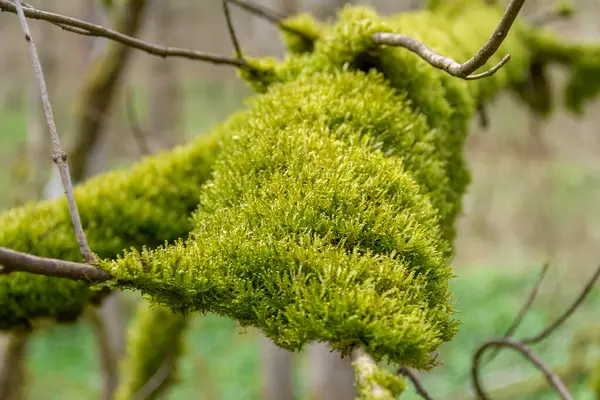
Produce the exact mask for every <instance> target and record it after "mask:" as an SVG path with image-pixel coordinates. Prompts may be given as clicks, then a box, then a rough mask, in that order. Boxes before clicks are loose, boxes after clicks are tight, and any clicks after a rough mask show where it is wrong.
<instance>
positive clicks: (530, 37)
mask: <svg viewBox="0 0 600 400" xmlns="http://www.w3.org/2000/svg"><path fill="white" fill-rule="evenodd" d="M466 2H467V0H459V1H456V2H448V3H444V4H446V5H447V6H445V5H444V4H439V5H438V7H437V8H435V11H422V12H416V13H404V14H400V15H397V16H391V17H387V18H382V17H380V16H378V15H377V14H376V13H375V12H374V11H373V10H371V9H369V8H365V7H347V8H344V9H343V10H342V11H341V13H340V16H339V20H338V22H336V23H335V24H333V25H331V26H323V25H318V24H316V23H314V21H312V20H310V19H309V18H307V17H306V16H304V17H297V18H296V19H290V20H288V22H289V23H290V24H291V25H290V26H294V27H295V28H297V29H300V30H302V31H303V32H306V33H307V35H308V36H309V37H310V38H314V40H312V39H311V40H309V42H312V44H311V43H308V42H301V41H298V37H296V38H292V37H291V36H289V33H287V34H285V35H287V36H286V41H287V45H288V47H289V48H290V52H289V54H288V55H287V56H286V57H285V59H284V60H282V61H277V60H274V59H270V58H265V59H259V60H249V62H248V65H246V66H244V67H243V68H241V69H240V75H241V76H242V78H243V79H245V80H247V81H248V82H249V84H250V85H251V86H252V87H253V88H254V89H255V90H256V92H258V93H259V94H258V95H257V96H255V97H254V98H253V99H252V100H251V101H249V102H248V107H247V109H246V110H245V111H242V112H240V113H237V114H236V115H235V116H232V117H231V118H230V119H229V120H228V121H227V122H226V123H225V124H224V125H223V126H221V127H220V128H219V129H217V130H216V132H215V133H213V134H212V135H211V136H210V138H212V139H210V141H209V142H204V141H203V140H204V139H200V140H199V141H196V142H194V143H192V144H190V145H188V146H184V147H182V148H179V149H178V150H176V151H174V152H171V153H166V154H164V155H161V156H157V157H153V158H150V159H148V160H146V161H144V162H143V163H141V164H140V165H139V166H137V167H135V168H133V169H132V170H131V171H129V172H117V173H111V174H106V175H104V176H102V177H99V178H96V179H94V180H92V181H90V182H89V183H87V184H85V185H83V186H82V187H81V188H80V189H78V194H77V197H78V198H77V200H78V202H79V204H80V208H81V212H82V218H83V220H84V224H85V229H86V232H88V236H89V238H90V244H91V247H92V249H94V251H96V252H97V253H98V254H99V256H101V257H102V258H103V259H104V261H103V262H102V266H103V268H105V269H106V270H108V271H109V272H110V273H111V274H113V276H114V277H115V282H114V283H115V285H117V286H118V287H121V288H133V289H138V290H140V291H142V292H144V293H146V294H148V295H149V296H150V297H152V299H153V300H154V301H155V302H157V303H159V304H162V305H164V306H167V307H170V308H171V309H172V310H174V311H182V312H213V313H217V314H220V315H224V316H228V317H230V318H232V319H235V320H237V321H239V322H240V323H241V324H243V325H251V326H255V327H257V328H259V329H261V330H262V331H263V332H264V333H265V334H266V335H267V336H268V337H270V338H271V339H272V340H273V341H274V342H275V343H277V344H278V345H280V346H281V347H284V348H287V349H290V350H298V349H300V348H302V347H303V346H304V345H305V344H306V343H309V342H312V341H327V342H329V343H330V344H331V346H332V347H333V348H335V349H337V350H340V351H341V352H342V353H349V352H350V351H351V350H352V349H353V348H354V347H356V346H361V347H363V348H364V349H365V350H366V351H368V352H369V353H370V354H372V355H373V356H374V357H375V358H376V359H388V360H390V361H392V362H395V363H400V364H403V365H407V366H412V367H415V368H422V369H426V368H429V367H431V366H432V365H433V360H432V358H431V356H430V354H431V353H432V352H433V351H434V350H436V349H437V347H438V345H439V344H440V343H441V342H443V341H448V340H450V339H452V337H453V336H454V334H455V333H456V328H457V322H456V321H455V319H454V311H453V309H452V305H451V301H450V293H449V290H448V280H449V279H450V278H451V276H452V271H451V269H450V267H449V261H450V258H451V256H452V240H453V238H454V225H455V220H456V217H457V216H458V215H459V214H460V211H461V199H462V196H463V194H464V191H465V189H466V186H467V184H468V182H469V171H468V170H467V168H466V166H465V163H464V160H463V154H462V153H463V146H464V142H465V138H466V135H467V127H468V123H469V121H470V119H471V118H472V117H473V115H474V113H475V110H476V107H477V106H478V105H481V104H484V103H485V102H487V101H489V100H490V99H491V98H492V97H493V96H495V95H496V94H498V93H499V91H501V90H509V89H514V88H517V87H521V86H522V85H523V84H524V83H525V82H526V81H527V79H528V72H530V71H531V70H532V68H533V66H534V65H536V63H540V62H543V63H549V62H556V61H558V62H561V63H563V64H565V65H566V66H567V67H570V68H572V70H573V71H574V72H573V77H574V78H573V80H572V84H571V85H570V86H569V88H568V89H567V90H566V93H567V96H566V97H567V99H571V100H570V102H571V103H572V108H574V109H578V108H579V109H580V108H581V104H580V103H581V102H583V101H584V100H587V99H588V98H591V97H592V96H593V95H595V94H597V89H596V86H595V84H594V83H593V82H592V83H591V84H590V85H589V86H586V85H585V84H586V83H587V80H588V79H592V77H591V75H593V73H594V71H600V62H598V59H600V58H598V57H597V49H596V48H592V47H588V46H582V47H573V46H568V45H565V44H564V43H562V42H560V41H558V40H556V39H548V38H547V37H546V36H544V35H543V34H542V33H539V32H538V31H537V30H532V29H530V28H528V27H526V26H524V25H519V24H517V26H515V27H514V29H513V30H512V31H511V33H510V35H509V37H508V39H507V40H506V41H505V43H504V44H503V45H502V46H501V48H500V50H499V52H498V54H496V55H495V56H494V57H492V59H490V61H489V62H488V63H487V65H486V66H485V67H484V68H486V69H487V68H490V67H492V66H493V65H495V64H496V63H498V62H499V61H500V60H501V58H502V57H503V56H504V55H505V54H507V53H510V54H511V55H512V60H511V61H510V62H509V63H508V64H507V65H506V66H505V67H504V68H502V69H501V70H500V71H499V72H497V73H496V74H495V75H494V76H492V77H489V78H486V79H482V80H478V81H472V82H465V81H462V80H460V79H458V78H453V77H450V76H449V75H448V74H446V73H445V72H443V71H439V70H436V69H435V68H433V67H431V66H430V65H428V64H427V63H426V62H425V61H423V60H421V59H420V58H419V57H418V56H416V55H415V54H413V53H411V52H409V51H407V50H405V49H402V48H394V47H389V46H374V45H373V43H372V42H371V39H370V37H371V35H372V34H373V33H375V32H381V31H385V32H399V33H404V34H407V35H411V36H413V37H415V38H416V39H419V40H422V41H424V42H425V43H427V45H428V46H430V47H432V48H433V49H434V50H435V51H437V52H439V53H440V54H443V55H446V56H449V57H451V58H453V59H455V60H457V61H459V62H463V61H466V60H467V59H468V58H469V57H471V56H472V55H473V54H475V53H476V52H477V51H478V50H479V48H480V47H481V45H482V44H483V43H485V41H486V40H487V39H488V38H489V36H490V34H491V32H492V31H493V29H494V27H495V26H496V24H497V23H498V21H499V20H500V18H501V15H502V10H501V9H500V8H497V7H488V6H485V5H484V4H483V2H481V1H475V0H473V1H469V2H468V4H469V6H468V7H464V5H465V4H467V3H466ZM459 5H460V7H459ZM596 75H598V74H596ZM594 79H595V78H594ZM594 82H595V81H594ZM219 139H222V143H219V144H217V140H219ZM194 211H195V212H194ZM192 213H193V216H192V218H190V215H191V214H192ZM69 221H70V220H69V217H68V214H67V211H66V207H65V203H64V201H62V200H61V201H54V202H47V203H41V204H39V205H37V206H28V207H26V208H22V209H18V210H15V211H11V212H9V213H8V214H6V215H4V216H1V217H0V224H1V226H2V229H0V244H1V245H4V246H7V247H12V248H15V249H17V250H22V251H27V252H31V253H33V254H38V255H42V256H51V257H57V258H65V259H73V260H77V259H79V254H78V250H77V247H76V245H75V240H74V238H73V235H72V232H71V229H70V223H69ZM190 231H191V232H192V234H191V235H188V233H189V232H190ZM48 232H52V233H51V234H49V233H48ZM175 240H176V243H174V244H164V245H162V246H160V247H158V248H157V245H159V244H163V243H164V242H165V241H167V242H170V243H172V242H173V241H175ZM142 246H145V248H144V249H143V250H142V249H141V247H142ZM131 247H134V249H130V248H131ZM123 249H127V251H126V252H125V254H123V255H122V257H120V258H118V259H116V260H115V259H114V258H115V254H117V253H119V252H120V251H121V250H123ZM91 297H92V292H90V291H89V290H87V289H86V288H85V287H83V286H82V285H81V284H75V283H71V282H68V281H61V280H56V279H47V278H39V277H30V276H24V275H19V274H14V275H11V276H8V277H0V304H2V305H3V304H7V306H6V307H3V308H2V311H0V313H2V314H0V317H2V319H1V321H2V324H4V325H3V327H4V328H5V329H10V328H13V327H15V326H18V325H22V324H27V323H28V322H29V321H31V320H33V319H35V318H37V317H42V316H49V317H53V318H58V317H60V316H62V315H64V314H66V315H69V316H72V317H74V316H76V315H78V313H79V312H80V310H81V307H82V305H83V304H84V303H85V302H86V301H88V300H89V299H90V298H91Z"/></svg>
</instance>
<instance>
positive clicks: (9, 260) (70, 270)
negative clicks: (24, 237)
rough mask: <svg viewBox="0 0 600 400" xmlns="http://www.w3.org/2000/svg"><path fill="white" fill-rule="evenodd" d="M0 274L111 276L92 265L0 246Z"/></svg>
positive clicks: (80, 278) (92, 278) (96, 279)
mask: <svg viewBox="0 0 600 400" xmlns="http://www.w3.org/2000/svg"><path fill="white" fill-rule="evenodd" d="M0 266H2V269H0V274H10V273H12V272H28V273H31V274H37V275H44V276H51V277H55V278H67V279H71V280H74V281H86V282H91V283H93V282H97V283H99V282H105V281H107V280H109V279H111V276H110V275H109V274H108V273H106V272H104V271H103V270H101V269H99V268H96V267H95V266H93V265H89V264H83V263H76V262H71V261H63V260H57V259H54V258H43V257H37V256H34V255H31V254H26V253H21V252H18V251H15V250H11V249H7V248H6V247H0Z"/></svg>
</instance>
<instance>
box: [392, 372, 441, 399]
mask: <svg viewBox="0 0 600 400" xmlns="http://www.w3.org/2000/svg"><path fill="white" fill-rule="evenodd" d="M398 374H400V375H402V376H404V377H405V378H408V379H409V380H410V381H411V382H412V384H413V385H414V387H415V390H416V391H417V394H418V395H419V396H421V397H422V398H423V399H425V400H433V397H431V396H430V395H429V393H427V391H426V390H425V387H424V386H423V384H422V383H421V381H420V380H419V378H418V377H417V375H415V373H414V372H412V371H411V370H410V369H408V368H406V367H400V368H398Z"/></svg>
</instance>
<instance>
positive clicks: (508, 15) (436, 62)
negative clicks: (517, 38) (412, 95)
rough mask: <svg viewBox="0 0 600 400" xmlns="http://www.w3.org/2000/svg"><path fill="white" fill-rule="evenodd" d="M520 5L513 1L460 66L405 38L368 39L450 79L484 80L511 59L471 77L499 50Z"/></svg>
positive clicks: (393, 35)
mask: <svg viewBox="0 0 600 400" xmlns="http://www.w3.org/2000/svg"><path fill="white" fill-rule="evenodd" d="M523 4H525V0H512V1H511V2H510V4H509V5H508V7H507V9H506V12H505V13H504V15H503V16H502V19H501V20H500V23H499V24H498V27H497V28H496V29H495V30H494V33H493V34H492V36H491V37H490V39H489V40H488V41H487V42H486V43H485V44H484V45H483V47H482V48H481V49H480V50H479V52H477V54H476V55H475V56H473V57H472V58H471V59H470V60H468V61H466V62H464V63H462V64H461V63H458V62H456V61H455V60H453V59H451V58H449V57H445V56H442V55H439V54H437V53H436V52H435V51H433V50H432V49H431V48H429V47H427V46H426V45H425V44H423V43H421V42H419V41H418V40H415V39H413V38H411V37H409V36H406V35H402V34H396V33H383V32H379V33H375V34H374V35H373V36H371V40H372V41H373V43H375V44H379V45H390V46H397V47H404V48H406V49H408V50H410V51H412V52H413V53H415V54H417V55H418V56H419V57H421V58H422V59H423V60H425V61H427V62H428V63H429V64H431V65H432V66H434V67H436V68H439V69H441V70H444V71H446V72H447V73H449V74H450V75H452V76H456V77H458V78H462V79H466V80H474V79H480V78H485V77H488V76H491V75H493V74H494V73H496V71H498V70H499V69H500V68H502V66H504V64H506V63H507V62H508V61H509V60H510V54H507V55H506V56H504V58H503V59H502V61H500V63H498V64H497V65H496V66H495V67H493V68H491V69H490V70H488V71H485V72H483V73H480V74H476V75H471V74H472V73H473V72H475V71H477V69H479V68H480V67H482V66H483V65H485V63H486V62H487V61H488V60H489V59H490V58H491V57H492V56H493V55H494V54H495V53H496V51H498V48H499V47H500V45H501V44H502V42H504V39H505V38H506V36H507V35H508V32H509V31H510V28H511V27H512V25H513V23H514V21H515V19H516V18H517V16H518V15H519V12H520V11H521V8H522V7H523Z"/></svg>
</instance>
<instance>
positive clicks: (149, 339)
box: [115, 301, 187, 400]
mask: <svg viewBox="0 0 600 400" xmlns="http://www.w3.org/2000/svg"><path fill="white" fill-rule="evenodd" d="M186 326H187V318H186V317H185V316H184V315H182V314H179V313H173V312H171V311H170V310H169V309H167V308H164V307H160V306H150V305H149V304H148V302H146V301H143V302H142V303H140V305H139V307H138V312H137V320H136V322H135V325H134V326H133V327H132V329H131V330H130V333H129V338H128V342H127V353H128V354H127V356H126V358H125V360H124V361H123V363H122V365H121V371H122V373H121V375H120V377H121V384H120V385H119V388H118V389H117V393H116V397H115V398H116V399H117V400H119V399H122V400H127V399H132V398H135V395H136V394H137V393H138V392H140V390H141V389H142V388H144V386H145V385H146V384H147V383H148V382H149V381H150V380H151V379H152V378H153V377H154V376H161V378H162V377H163V374H162V372H163V371H168V373H167V374H166V377H165V378H164V379H161V381H162V382H161V384H160V385H159V387H158V388H157V389H156V390H154V391H153V392H152V395H151V396H149V397H144V398H146V399H149V400H153V399H158V398H160V395H161V394H163V393H164V392H165V390H166V389H167V388H168V386H170V385H171V384H173V383H175V381H176V379H177V378H176V371H177V359H178V358H179V355H180V354H181V353H182V352H183V341H182V334H183V332H184V330H185V328H186ZM150 332H151V334H149V333H150ZM157 374H158V375H157Z"/></svg>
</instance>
